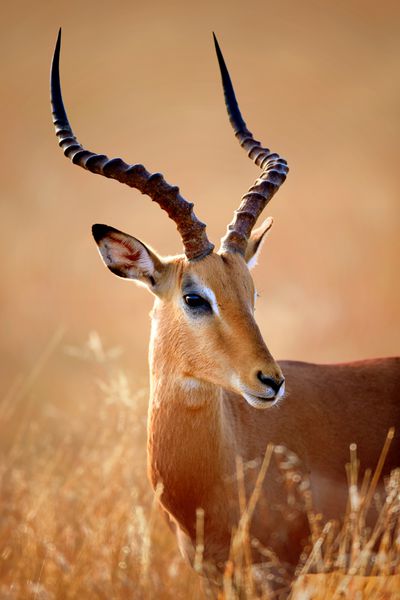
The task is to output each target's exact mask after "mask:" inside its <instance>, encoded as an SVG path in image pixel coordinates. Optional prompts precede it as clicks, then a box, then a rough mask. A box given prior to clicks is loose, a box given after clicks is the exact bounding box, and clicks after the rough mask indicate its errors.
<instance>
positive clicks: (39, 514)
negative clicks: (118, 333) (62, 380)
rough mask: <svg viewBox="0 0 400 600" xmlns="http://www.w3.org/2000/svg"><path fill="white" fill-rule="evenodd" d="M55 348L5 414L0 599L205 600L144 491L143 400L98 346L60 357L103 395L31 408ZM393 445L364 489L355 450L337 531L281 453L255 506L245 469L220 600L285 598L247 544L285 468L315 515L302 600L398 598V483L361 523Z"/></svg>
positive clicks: (12, 396)
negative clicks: (79, 363)
mask: <svg viewBox="0 0 400 600" xmlns="http://www.w3.org/2000/svg"><path fill="white" fill-rule="evenodd" d="M58 344H59V336H56V338H55V339H54V340H53V341H52V343H51V344H50V345H49V347H48V348H47V349H46V350H45V352H44V353H43V356H42V357H41V358H40V359H39V360H38V362H37V364H36V366H35V368H34V370H33V371H32V373H30V374H29V375H28V376H27V377H26V378H25V380H23V381H20V382H18V383H17V384H16V385H15V386H14V387H13V389H12V390H11V391H10V393H9V394H8V396H7V397H6V398H4V399H3V401H2V403H1V404H0V424H1V431H2V437H1V442H0V452H1V455H0V457H1V460H0V486H1V488H0V489H1V498H0V508H1V520H0V598H2V599H3V598H4V599H15V600H17V599H18V600H19V599H21V600H22V599H28V598H32V599H35V600H51V599H54V600H56V599H57V600H58V599H61V598H62V599H64V598H65V599H76V598H80V599H88V600H91V599H116V600H118V599H119V598H120V599H122V598H123V599H124V600H125V599H127V598H135V599H136V598H149V599H152V598H165V599H168V598H171V599H172V598H173V599H180V598H182V599H193V600H195V599H200V598H203V597H204V592H203V590H202V588H201V583H200V578H199V577H198V575H196V573H195V572H194V571H192V570H191V569H190V568H189V567H188V566H187V565H186V564H185V562H184V561H183V559H182V558H181V557H180V555H179V552H178V550H177V548H176V544H175V540H174V537H173V535H172V534H171V533H170V532H169V530H168V528H167V526H166V524H165V522H164V520H163V519H162V517H161V516H160V513H159V511H158V510H157V508H156V504H157V499H156V498H155V497H154V495H153V493H152V491H151V490H150V487H149V484H148V482H147V477H146V467H145V465H146V452H145V438H146V425H145V422H146V405H147V391H146V390H143V389H142V390H139V391H138V392H135V393H133V392H132V390H131V385H130V382H129V381H128V379H127V377H126V376H125V375H124V374H123V373H122V372H121V371H119V370H118V367H117V366H116V364H117V361H116V360H115V358H116V356H117V353H116V352H115V351H109V352H106V351H105V350H104V348H103V347H102V344H101V342H100V340H99V338H98V337H97V336H96V335H92V336H91V338H90V340H89V343H88V344H87V345H86V346H85V348H83V349H73V348H69V349H68V354H69V355H70V357H69V358H65V360H77V359H79V360H82V359H83V360H85V361H86V365H87V368H86V371H87V377H88V379H90V380H94V381H95V383H96V385H95V386H93V390H92V393H91V394H89V395H87V396H85V398H79V400H78V402H77V403H75V405H74V407H73V409H72V408H71V407H68V406H63V407H60V403H57V402H55V399H54V398H53V399H41V400H40V402H38V401H37V400H36V401H35V400H34V394H33V391H34V390H35V386H36V385H37V378H38V376H41V377H45V376H46V375H45V372H44V373H43V368H45V366H46V362H47V360H48V358H49V356H50V355H51V353H52V352H53V350H54V348H56V347H57V348H58V347H59V346H58ZM57 351H59V350H57ZM71 355H73V356H72V357H71ZM389 441H390V440H389ZM389 441H388V442H387V444H388V443H389ZM387 444H386V445H385V447H384V450H383V452H382V457H381V461H380V463H379V465H378V468H377V471H376V472H375V475H373V476H372V477H371V474H369V475H368V473H367V474H366V475H365V476H364V477H363V478H362V477H361V475H360V473H359V467H358V462H357V456H356V449H355V448H354V447H352V448H351V453H350V462H349V465H348V466H347V472H348V478H349V489H350V496H349V503H348V511H347V514H346V516H345V519H344V526H343V528H341V529H339V527H338V526H337V524H335V523H331V522H329V523H323V522H322V520H321V519H320V518H319V517H318V515H315V514H314V513H313V510H312V500H311V497H310V494H309V488H308V486H307V481H306V479H305V478H304V474H302V473H301V466H300V464H299V462H298V461H297V459H296V457H294V456H293V455H292V454H291V453H290V452H288V451H287V450H286V449H284V448H275V449H273V448H272V447H268V449H267V453H266V455H265V459H264V462H263V464H262V467H261V469H260V473H259V478H258V481H257V483H256V486H255V489H254V491H253V494H252V496H251V497H250V498H249V499H248V500H246V498H245V497H244V493H243V487H242V488H241V486H242V483H241V482H242V481H243V465H241V462H240V461H238V484H239V496H240V499H241V504H242V518H241V521H240V523H239V524H238V527H237V530H236V531H235V532H234V535H233V541H232V548H231V556H230V560H229V561H228V563H227V566H226V571H225V575H224V592H223V597H224V598H226V599H229V600H231V599H232V600H233V599H236V598H239V597H240V598H265V599H272V598H278V597H279V594H278V593H272V592H271V590H270V589H269V588H268V587H265V586H264V589H263V590H260V587H259V585H258V578H257V569H254V566H253V565H252V564H251V549H252V544H253V543H255V542H254V541H252V540H250V539H249V534H248V531H249V523H250V521H251V516H252V512H253V511H254V508H255V506H256V504H257V500H258V497H259V494H260V490H261V483H262V480H263V478H264V476H265V474H266V472H267V469H268V465H269V463H270V461H271V460H277V461H278V462H279V461H281V462H282V464H285V477H286V480H287V482H288V493H289V494H295V495H297V496H298V497H299V498H300V500H301V501H303V502H304V503H305V505H306V506H307V509H308V514H309V518H310V525H311V529H312V534H313V547H312V548H311V547H310V552H309V554H308V556H304V557H303V561H302V564H301V565H300V566H299V568H298V578H297V581H296V583H295V586H294V589H293V592H292V598H293V600H295V599H296V600H297V599H300V598H301V599H302V600H306V599H307V600H311V599H312V598H315V599H317V598H318V600H319V599H326V600H328V599H330V598H343V597H348V598H354V599H357V600H360V599H364V598H365V599H366V598H368V599H369V598H386V599H388V598H391V599H392V598H398V597H400V583H399V578H400V519H399V514H400V472H394V473H393V474H392V477H391V479H390V481H388V482H387V485H386V492H387V496H386V501H385V502H384V503H383V504H382V505H381V507H380V509H379V517H378V519H377V522H376V526H375V528H373V529H372V530H370V529H368V528H367V526H366V524H365V523H366V515H367V512H368V510H369V509H370V506H371V504H372V503H373V502H375V494H374V492H375V489H376V484H377V480H378V478H379V474H380V473H379V470H380V468H381V464H382V462H383V460H384V454H385V452H386V450H387ZM197 517H198V548H197V555H196V565H195V566H196V570H197V571H199V572H201V568H202V519H203V514H202V512H201V510H200V511H198V515H197ZM263 551H264V553H265V557H266V564H267V567H268V568H269V569H270V577H271V579H274V580H275V583H276V582H277V583H278V586H277V587H278V588H279V587H281V590H282V594H286V593H287V592H288V585H287V578H286V574H285V572H284V571H282V567H281V566H280V565H279V562H278V561H277V559H276V557H274V556H273V555H272V553H271V552H269V551H268V549H263ZM332 572H333V574H332ZM330 573H331V574H330ZM366 576H368V577H366ZM321 578H322V579H323V581H322V582H321ZM267 581H268V579H267ZM390 586H391V588H392V591H391V592H390V589H391V588H390ZM343 590H345V596H343V594H342V592H343ZM377 590H378V591H377ZM341 594H342V595H341ZM380 594H381V595H380ZM383 594H386V595H383Z"/></svg>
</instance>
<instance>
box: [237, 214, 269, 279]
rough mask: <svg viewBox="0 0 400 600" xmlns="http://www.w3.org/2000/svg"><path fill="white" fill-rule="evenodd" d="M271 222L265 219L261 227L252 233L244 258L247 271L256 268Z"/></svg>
mask: <svg viewBox="0 0 400 600" xmlns="http://www.w3.org/2000/svg"><path fill="white" fill-rule="evenodd" d="M273 222H274V220H273V218H272V217H267V218H266V219H265V221H264V222H263V223H262V225H260V227H257V229H255V230H254V231H253V232H252V234H251V236H250V239H249V241H248V244H247V248H246V253H245V256H244V259H245V261H246V263H247V266H248V267H249V269H252V268H253V267H255V266H256V264H257V261H258V257H259V253H260V250H261V247H262V245H263V242H264V240H265V237H266V234H267V233H268V231H269V230H270V229H271V227H272V224H273Z"/></svg>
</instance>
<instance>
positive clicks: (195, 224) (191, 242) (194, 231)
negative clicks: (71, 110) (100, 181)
mask: <svg viewBox="0 0 400 600" xmlns="http://www.w3.org/2000/svg"><path fill="white" fill-rule="evenodd" d="M60 47H61V29H60V31H59V33H58V38H57V43H56V47H55V50H54V56H53V61H52V65H51V78H50V94H51V104H52V109H53V123H54V126H55V131H56V135H57V137H58V139H59V145H60V147H61V148H62V150H63V152H64V154H65V156H67V157H68V158H69V159H70V160H71V161H72V162H73V163H74V164H75V165H79V166H80V167H83V168H84V169H87V170H88V171H90V172H91V173H96V174H98V175H104V176H105V177H109V178H111V179H116V180H117V181H119V182H120V183H125V184H126V185H129V186H130V187H132V188H136V189H138V190H140V191H141V192H142V194H147V195H148V196H150V198H151V199H152V200H153V201H154V202H157V204H159V205H160V206H161V208H162V209H163V210H165V211H166V212H167V213H168V216H169V218H170V219H172V220H173V221H174V222H175V223H176V226H177V229H178V231H179V233H180V235H181V238H182V242H183V246H184V251H185V255H186V257H187V258H188V259H189V260H194V259H199V258H203V257H204V256H207V255H208V254H210V252H212V250H213V248H214V245H213V244H211V243H210V242H209V240H208V238H207V235H206V232H205V229H206V226H205V224H204V223H202V222H201V221H199V220H198V218H197V217H196V215H195V214H194V212H193V204H192V203H191V202H188V201H187V200H185V199H184V198H183V197H182V196H181V195H180V193H179V188H178V187H177V186H172V185H169V184H168V183H167V182H166V181H165V179H164V177H163V176H162V175H161V174H160V173H149V172H148V171H147V170H146V169H145V168H144V166H143V165H140V164H136V165H130V164H127V163H125V162H124V161H123V160H122V159H120V158H111V159H110V158H108V157H107V156H105V155H104V154H95V153H93V152H90V151H89V150H86V149H85V148H84V147H83V146H82V145H81V144H80V143H79V142H78V141H77V139H76V137H75V136H74V134H73V132H72V129H71V126H70V124H69V121H68V117H67V113H66V112H65V108H64V103H63V99H62V95H61V85H60V73H59V60H60Z"/></svg>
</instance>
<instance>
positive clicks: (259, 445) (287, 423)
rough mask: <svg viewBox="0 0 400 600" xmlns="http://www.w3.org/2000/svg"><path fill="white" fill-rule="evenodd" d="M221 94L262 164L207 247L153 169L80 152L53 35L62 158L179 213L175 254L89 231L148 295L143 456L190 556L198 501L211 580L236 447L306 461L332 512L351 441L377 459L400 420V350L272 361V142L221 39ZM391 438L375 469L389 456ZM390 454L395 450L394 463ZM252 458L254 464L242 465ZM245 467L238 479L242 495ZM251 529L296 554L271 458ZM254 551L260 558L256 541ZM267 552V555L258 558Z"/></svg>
mask: <svg viewBox="0 0 400 600" xmlns="http://www.w3.org/2000/svg"><path fill="white" fill-rule="evenodd" d="M215 46H216V52H217V56H218V61H219V66H220V69H221V75H222V82H223V88H224V93H225V102H226V106H227V110H228V115H229V119H230V122H231V125H232V127H233V129H234V132H235V135H236V137H237V139H238V140H239V142H240V144H241V146H242V147H243V148H244V149H245V150H246V152H247V153H248V155H249V157H250V158H251V159H252V160H253V161H254V162H255V163H256V164H257V165H258V166H259V167H260V168H261V170H262V174H261V176H260V178H259V179H257V181H256V183H255V185H254V186H252V187H251V188H250V190H249V191H248V192H247V193H246V194H245V195H244V197H243V200H242V203H241V205H240V207H239V209H238V210H237V211H236V213H235V217H234V219H233V221H232V223H231V224H230V225H229V227H228V231H227V233H226V235H225V237H224V238H223V239H222V243H221V247H220V249H219V250H218V252H214V246H213V244H212V243H211V242H210V241H209V240H208V238H207V235H206V232H205V225H204V224H203V223H201V222H200V221H199V220H198V219H197V218H196V216H195V215H194V212H193V205H192V204H191V203H189V202H187V201H186V200H184V198H182V196H181V195H180V193H179V189H178V188H177V187H174V186H170V185H168V184H167V183H166V181H165V180H164V179H163V177H162V175H160V174H159V173H156V174H150V173H149V172H148V171H147V170H146V169H145V168H144V167H143V166H142V165H139V164H136V165H128V164H126V163H125V162H123V161H122V160H121V159H119V158H115V159H109V158H107V157H106V156H105V155H98V154H94V153H93V152H90V151H88V150H85V149H84V148H83V147H82V146H81V145H80V144H79V143H78V142H77V140H76V138H75V137H74V135H73V133H72V129H71V127H70V125H69V122H68V119H67V115H66V112H65V109H64V106H63V101H62V97H61V88H60V80H59V53H60V35H59V37H58V40H57V45H56V49H55V54H54V58H53V64H52V74H51V99H52V106H53V121H54V125H55V129H56V134H57V137H58V139H59V144H60V146H61V148H62V149H63V151H64V154H65V155H66V156H67V157H68V158H70V159H71V160H72V162H73V163H75V164H78V165H79V166H81V167H83V168H85V169H87V170H89V171H91V172H92V173H97V174H100V175H105V176H106V177H109V178H112V179H116V180H117V181H120V182H121V183H125V184H127V185H129V186H130V187H134V188H137V189H139V190H140V191H141V192H142V193H143V194H147V195H148V196H150V198H151V199H152V200H153V201H155V202H157V203H158V204H159V205H160V207H161V208H163V209H164V210H166V212H167V213H168V216H169V217H170V218H171V219H172V220H173V221H174V222H175V223H176V226H177V228H178V231H179V233H180V235H181V237H182V241H183V246H184V254H183V255H180V256H174V257H172V258H171V257H168V258H162V257H160V256H159V255H157V254H156V252H155V251H154V250H152V249H151V248H150V247H149V246H147V245H145V244H143V243H142V242H140V241H139V240H137V239H136V238H134V237H131V236H130V235H127V234H126V233H122V232H121V231H118V230H116V229H114V228H112V227H109V226H107V225H94V226H93V235H94V238H95V240H96V242H97V244H98V247H99V250H100V254H101V256H102V258H103V261H104V262H105V264H106V265H107V267H108V268H109V269H110V270H111V271H112V272H113V273H115V274H116V275H118V276H120V277H125V278H128V279H133V280H136V281H138V282H140V283H141V284H143V285H145V286H146V287H147V288H148V289H149V290H150V291H151V292H152V294H153V295H154V297H155V303H154V308H153V311H152V314H151V319H152V330H151V341H150V372H151V397H150V408H149V417H148V461H149V474H150V479H151V482H152V484H153V486H156V485H157V484H158V483H159V482H162V485H163V492H162V494H161V496H160V502H161V504H162V507H163V508H164V510H165V511H166V512H167V513H168V515H169V517H170V520H171V522H173V524H174V527H175V529H176V532H177V536H178V541H179V544H180V547H181V549H182V550H183V551H184V552H185V553H186V555H187V556H188V557H189V558H190V559H192V560H193V556H194V545H195V540H196V509H197V508H198V507H202V508H203V509H204V511H205V513H204V514H205V521H204V545H205V549H204V560H205V564H206V567H207V569H208V574H209V576H210V577H212V578H215V579H218V573H220V572H221V570H222V569H223V567H224V563H225V561H226V559H227V557H228V552H229V545H230V540H231V532H232V528H233V527H234V526H235V525H236V524H237V523H238V518H239V506H238V500H237V497H238V494H237V482H236V481H235V479H236V477H235V474H236V457H237V456H240V457H241V458H242V459H243V461H244V462H245V464H246V463H248V462H249V461H253V464H259V462H257V461H259V460H260V459H261V458H262V457H263V456H264V453H265V450H266V447H267V445H268V443H270V442H272V443H274V444H282V445H285V446H286V447H288V448H290V449H291V450H292V451H293V452H295V453H296V454H297V455H298V456H299V457H300V458H301V461H302V463H303V465H304V469H305V470H306V472H308V473H309V476H310V481H311V486H312V489H313V494H314V501H315V504H316V509H317V510H318V511H321V512H322V513H324V514H325V515H326V516H327V517H340V516H341V515H342V514H343V510H344V498H345V494H346V491H347V484H346V480H345V471H344V465H345V463H346V462H347V460H348V448H349V444H350V443H351V442H356V443H357V446H358V455H359V459H360V461H361V465H362V466H363V467H367V466H374V465H375V463H376V459H377V456H378V455H379V452H380V449H381V446H382V443H383V441H384V439H385V436H386V433H387V431H388V429H389V428H390V427H391V426H396V425H398V424H399V422H400V402H399V394H400V368H399V365H400V359H398V358H382V359H376V360H365V361H360V362H353V363H347V364H344V363H343V364H335V365H316V364H309V363H303V362H295V361H282V362H279V363H277V362H276V361H275V360H274V359H273V357H272V356H271V354H270V352H269V351H268V348H267V346H266V344H265V342H264V340H263V338H262V335H261V333H260V330H259V328H258V326H257V324H256V321H255V319H254V295H255V294H254V292H255V290H254V284H253V280H252V277H251V274H250V271H249V268H251V266H252V265H253V264H254V263H255V259H256V258H257V255H258V252H259V250H260V247H261V245H262V241H263V239H264V236H265V234H266V232H267V231H268V229H269V228H270V227H271V224H272V220H271V219H267V220H266V221H264V223H263V224H262V225H261V227H259V228H258V229H256V230H254V231H253V232H252V230H253V226H254V225H255V223H256V221H257V219H258V217H259V216H260V214H261V212H262V211H263V209H264V208H265V206H266V204H267V203H268V202H269V200H270V199H271V197H272V196H273V194H274V193H275V192H276V191H277V190H278V189H279V187H280V185H281V184H282V183H283V181H284V180H285V178H286V175H287V172H288V167H287V163H286V161H285V160H283V159H282V158H280V157H279V155H278V154H274V153H271V152H270V151H269V150H267V149H266V148H263V147H262V146H261V145H260V143H259V142H257V141H255V140H254V138H253V136H252V134H251V133H250V132H249V130H248V129H247V128H246V125H245V122H244V121H243V119H242V116H241V113H240V111H239V108H238V104H237V102H236V98H235V94H234V91H233V87H232V83H231V80H230V77H229V74H228V71H227V68H226V66H225V63H224V59H223V57H222V54H221V51H220V49H219V46H218V43H217V41H216V40H215ZM399 450H400V437H399V436H397V437H395V440H394V443H393V444H392V448H391V451H390V453H389V456H388V460H387V462H386V471H388V470H390V469H391V468H393V467H394V466H395V465H396V464H397V465H398V464H399V459H398V457H399V454H398V453H399ZM396 461H397V462H396ZM250 464H252V463H250ZM253 483H254V477H253V478H252V477H247V478H246V481H245V486H247V489H246V491H247V494H249V493H250V491H251V487H252V485H253ZM263 486H264V487H263V493H262V497H261V498H260V501H259V503H258V504H257V508H256V511H255V513H254V518H253V520H252V523H251V535H253V536H255V537H256V538H257V539H258V540H259V541H260V542H261V543H262V544H263V545H264V546H268V547H270V548H272V549H273V550H274V551H275V552H276V553H277V554H278V556H279V557H280V558H281V559H282V560H283V561H285V562H287V563H289V564H292V565H295V564H296V562H297V560H298V558H299V555H300V553H301V550H302V547H303V545H304V543H305V541H306V539H307V536H308V534H309V530H308V524H307V519H306V517H305V514H304V511H302V510H299V511H297V512H296V513H294V514H292V515H291V518H290V519H285V518H284V514H285V511H286V509H287V497H286V493H285V489H284V484H283V482H282V478H280V477H279V476H278V471H277V469H276V466H274V465H273V464H271V469H270V471H269V472H268V474H267V477H266V478H265V481H264V484H263ZM253 559H254V562H260V561H262V560H263V558H262V556H261V555H260V556H258V555H257V553H256V552H254V556H253ZM264 560H265V559H264Z"/></svg>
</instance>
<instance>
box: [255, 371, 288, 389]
mask: <svg viewBox="0 0 400 600" xmlns="http://www.w3.org/2000/svg"><path fill="white" fill-rule="evenodd" d="M257 378H258V379H259V381H261V383H262V384H263V385H268V386H269V387H270V388H272V389H273V390H274V392H275V394H277V393H278V392H279V390H280V388H281V386H282V384H283V383H284V381H285V379H284V378H283V377H282V379H279V380H277V379H273V378H272V377H268V375H264V373H263V372H262V371H258V372H257Z"/></svg>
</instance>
